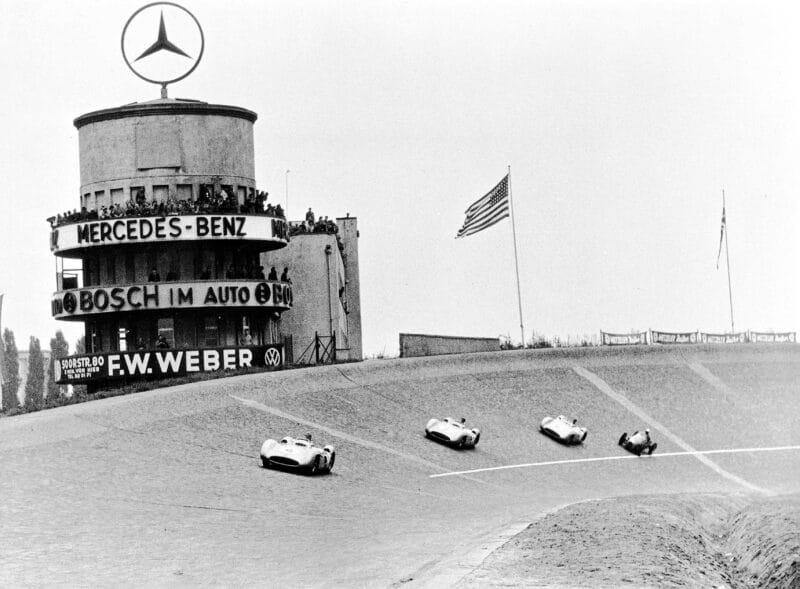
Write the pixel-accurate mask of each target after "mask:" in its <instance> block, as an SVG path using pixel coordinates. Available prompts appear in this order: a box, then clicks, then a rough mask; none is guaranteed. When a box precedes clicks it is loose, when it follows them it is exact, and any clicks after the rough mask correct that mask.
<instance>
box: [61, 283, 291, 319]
mask: <svg viewBox="0 0 800 589" xmlns="http://www.w3.org/2000/svg"><path fill="white" fill-rule="evenodd" d="M293 301H294V297H293V295H292V285H291V284H289V283H288V282H264V281H256V280H246V281H243V280H240V281H230V280H228V281H224V282H213V281H200V282H167V283H159V282H148V283H146V284H132V285H128V286H113V287H90V288H76V289H71V290H64V291H61V292H57V293H55V294H54V295H53V297H52V299H51V300H50V307H51V309H50V310H51V312H52V314H53V317H55V318H56V319H69V318H71V317H81V316H85V315H95V314H98V313H113V312H115V311H139V310H144V309H203V308H212V307H213V308H220V307H228V308H230V307H250V308H252V307H264V308H269V309H282V310H287V309H289V308H291V306H292V303H293Z"/></svg>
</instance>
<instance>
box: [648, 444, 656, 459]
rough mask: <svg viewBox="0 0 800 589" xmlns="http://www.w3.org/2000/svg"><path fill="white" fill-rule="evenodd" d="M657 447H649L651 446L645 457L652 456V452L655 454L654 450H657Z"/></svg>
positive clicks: (654, 445)
mask: <svg viewBox="0 0 800 589" xmlns="http://www.w3.org/2000/svg"><path fill="white" fill-rule="evenodd" d="M657 447H658V444H653V445H651V446H650V449H649V450H648V451H647V455H648V456H650V455H652V454H653V452H655V451H656V448H657Z"/></svg>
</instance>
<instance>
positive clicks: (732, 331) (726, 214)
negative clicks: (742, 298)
mask: <svg viewBox="0 0 800 589" xmlns="http://www.w3.org/2000/svg"><path fill="white" fill-rule="evenodd" d="M722 210H723V212H724V213H725V263H726V264H727V266H728V302H729V303H730V307H731V333H736V330H735V329H734V327H733V291H732V290H731V257H730V254H729V253H728V212H727V211H726V210H725V189H724V188H723V189H722Z"/></svg>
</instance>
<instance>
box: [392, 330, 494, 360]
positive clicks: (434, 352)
mask: <svg viewBox="0 0 800 589" xmlns="http://www.w3.org/2000/svg"><path fill="white" fill-rule="evenodd" d="M499 349H500V339H499V338H496V337H458V336H451V335H423V334H418V333H401V334H400V357H401V358H412V357H414V356H438V355H441V354H466V353H468V352H495V351H498V350H499Z"/></svg>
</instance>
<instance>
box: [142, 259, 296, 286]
mask: <svg viewBox="0 0 800 589" xmlns="http://www.w3.org/2000/svg"><path fill="white" fill-rule="evenodd" d="M225 279H226V280H241V279H244V280H271V281H274V282H278V280H279V279H278V270H277V269H276V268H275V266H273V267H272V268H271V269H270V271H269V276H267V275H266V274H265V273H264V266H256V265H255V264H247V265H235V264H232V265H231V266H229V267H228V269H227V271H226V272H225ZM147 280H148V282H161V273H160V272H159V271H158V268H153V269H152V270H151V271H150V274H149V275H148V276H147ZM177 280H180V277H179V276H178V273H177V272H175V271H174V270H170V271H169V272H167V279H166V282H174V281H177ZM200 280H211V270H209V269H208V268H204V269H203V271H202V272H201V273H200ZM280 281H281V282H287V283H289V284H291V282H292V279H291V278H289V268H284V269H283V272H282V273H281V277H280Z"/></svg>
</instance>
